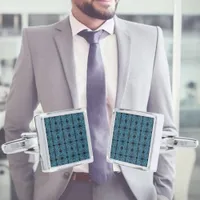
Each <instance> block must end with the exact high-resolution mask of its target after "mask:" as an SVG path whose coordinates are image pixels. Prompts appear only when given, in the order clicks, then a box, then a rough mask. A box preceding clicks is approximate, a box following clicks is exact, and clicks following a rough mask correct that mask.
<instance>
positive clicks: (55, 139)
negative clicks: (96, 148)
mask: <svg viewBox="0 0 200 200" xmlns="http://www.w3.org/2000/svg"><path fill="white" fill-rule="evenodd" d="M44 122H45V128H46V135H47V142H48V149H49V156H50V163H51V167H58V166H61V165H65V164H71V163H74V162H78V161H83V160H86V159H89V158H90V155H89V147H88V140H87V135H86V127H85V121H84V115H83V113H75V114H67V115H62V116H55V117H49V118H45V119H44Z"/></svg>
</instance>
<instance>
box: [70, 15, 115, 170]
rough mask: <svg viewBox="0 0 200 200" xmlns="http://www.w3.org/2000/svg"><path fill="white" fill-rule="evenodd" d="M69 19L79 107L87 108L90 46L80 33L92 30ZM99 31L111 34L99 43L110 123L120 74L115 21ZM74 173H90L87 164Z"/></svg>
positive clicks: (75, 20) (80, 166)
mask: <svg viewBox="0 0 200 200" xmlns="http://www.w3.org/2000/svg"><path fill="white" fill-rule="evenodd" d="M69 19H70V25H71V30H72V36H73V47H74V59H75V74H76V85H77V90H78V103H79V107H86V105H87V99H86V84H87V60H88V54H89V44H88V42H87V41H86V40H85V39H84V38H83V37H81V36H79V35H78V33H79V32H80V31H82V30H84V29H87V30H90V29H89V28H87V27H86V26H85V25H83V24H82V23H80V22H79V21H78V20H77V19H76V18H75V17H74V16H73V15H72V14H71V15H70V16H69ZM99 29H103V30H104V31H106V32H107V33H108V34H109V35H108V36H106V37H105V38H103V39H101V40H100V42H99V43H100V48H101V54H102V59H103V63H104V70H105V79H106V99H107V111H108V120H109V123H110V122H111V117H112V110H113V108H114V106H115V98H116V91H117V73H118V70H117V68H118V67H117V66H118V59H117V58H118V55H117V41H116V35H115V34H114V20H113V19H110V20H107V21H106V22H105V23H104V24H103V25H102V26H101V27H99V28H98V29H97V30H99ZM90 31H91V30H90ZM113 167H114V171H119V167H118V166H117V165H114V166H113ZM74 171H75V172H88V165H87V164H86V165H79V166H77V167H74Z"/></svg>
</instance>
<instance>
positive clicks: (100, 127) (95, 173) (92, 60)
mask: <svg viewBox="0 0 200 200" xmlns="http://www.w3.org/2000/svg"><path fill="white" fill-rule="evenodd" d="M102 33H103V30H100V31H96V32H89V31H86V30H84V31H81V32H80V33H79V35H80V36H82V37H83V38H84V39H85V40H86V41H87V42H88V43H89V44H90V48H89V55H88V66H87V115H88V123H89V128H90V134H91V140H92V149H93V155H94V162H93V163H90V164H89V173H90V176H91V178H92V180H93V181H95V182H96V183H99V184H101V183H104V182H106V181H107V180H108V178H109V176H111V174H112V171H113V169H112V165H111V164H110V163H107V161H106V153H107V144H108V136H109V124H108V119H107V108H106V84H105V73H104V66H103V61H102V57H101V52H100V46H99V40H100V38H101V35H102Z"/></svg>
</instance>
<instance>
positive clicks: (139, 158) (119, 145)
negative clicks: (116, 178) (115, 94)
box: [108, 109, 156, 170]
mask: <svg viewBox="0 0 200 200" xmlns="http://www.w3.org/2000/svg"><path fill="white" fill-rule="evenodd" d="M155 124H156V116H154V115H153V114H150V113H142V112H137V111H130V110H122V109H115V111H114V112H113V119H112V127H111V137H110V142H109V150H108V161H109V162H112V163H118V164H120V165H125V166H129V167H134V168H140V169H142V170H148V169H150V168H151V166H150V165H151V158H152V148H153V145H154V139H155V138H154V132H155Z"/></svg>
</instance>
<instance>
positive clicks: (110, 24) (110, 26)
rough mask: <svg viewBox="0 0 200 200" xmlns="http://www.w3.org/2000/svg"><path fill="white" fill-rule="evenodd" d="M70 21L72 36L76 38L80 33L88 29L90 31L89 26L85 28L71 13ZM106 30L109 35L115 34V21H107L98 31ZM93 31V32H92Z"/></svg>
mask: <svg viewBox="0 0 200 200" xmlns="http://www.w3.org/2000/svg"><path fill="white" fill-rule="evenodd" d="M69 21H70V26H71V29H72V35H73V36H75V35H77V34H78V33H79V32H81V31H83V30H85V29H87V30H90V29H89V28H88V27H87V26H85V25H84V24H82V23H81V22H79V21H78V20H77V19H76V18H75V17H74V16H73V14H72V13H71V14H70V15H69ZM100 29H101V30H104V31H106V32H107V33H109V34H111V35H112V34H113V33H114V19H113V18H112V19H109V20H107V21H105V23H103V24H102V25H101V26H100V27H99V28H98V29H97V30H100ZM90 31H91V30H90Z"/></svg>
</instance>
